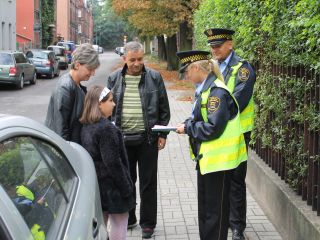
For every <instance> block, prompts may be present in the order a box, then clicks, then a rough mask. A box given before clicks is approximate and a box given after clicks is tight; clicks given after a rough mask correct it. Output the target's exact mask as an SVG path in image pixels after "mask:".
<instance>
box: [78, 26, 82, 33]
mask: <svg viewBox="0 0 320 240" xmlns="http://www.w3.org/2000/svg"><path fill="white" fill-rule="evenodd" d="M78 33H82V31H81V24H78Z"/></svg>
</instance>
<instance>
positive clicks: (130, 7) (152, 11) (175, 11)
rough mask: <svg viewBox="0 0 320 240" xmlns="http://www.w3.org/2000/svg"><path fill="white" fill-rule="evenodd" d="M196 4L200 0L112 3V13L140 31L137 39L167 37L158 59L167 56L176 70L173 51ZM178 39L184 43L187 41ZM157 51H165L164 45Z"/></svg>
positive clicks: (145, 0)
mask: <svg viewBox="0 0 320 240" xmlns="http://www.w3.org/2000/svg"><path fill="white" fill-rule="evenodd" d="M198 4H199V0H175V1H170V0H162V1H156V0H112V7H113V8H114V10H115V12H116V13H117V14H120V15H122V16H125V18H126V19H127V20H128V22H130V23H131V24H132V25H133V26H135V27H136V28H137V29H139V32H140V36H149V37H153V36H159V38H160V39H161V37H160V36H162V35H166V36H167V41H168V42H167V52H166V54H165V53H163V54H160V56H167V60H168V69H170V70H171V69H177V68H178V61H177V58H176V55H175V54H176V52H175V51H176V50H177V46H176V44H177V43H176V34H177V33H178V32H179V28H180V24H181V23H184V22H187V23H188V24H189V23H190V25H188V24H187V25H186V26H191V24H192V21H191V19H192V12H193V10H194V9H195V8H196V7H197V6H198ZM159 38H158V39H159ZM180 39H181V40H182V41H184V39H185V40H187V39H188V38H180ZM161 43H163V42H162V41H160V44H161ZM168 45H169V47H168ZM174 45H175V46H174ZM158 49H159V50H164V48H163V46H160V47H159V48H158Z"/></svg>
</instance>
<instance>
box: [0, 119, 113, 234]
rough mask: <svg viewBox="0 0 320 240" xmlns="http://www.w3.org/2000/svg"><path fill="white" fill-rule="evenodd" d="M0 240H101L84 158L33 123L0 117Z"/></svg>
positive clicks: (94, 187)
mask: <svg viewBox="0 0 320 240" xmlns="http://www.w3.org/2000/svg"><path fill="white" fill-rule="evenodd" d="M0 206H1V208H0V223H1V224H0V239H15V240H25V239H45V240H56V239H90V240H91V239H94V240H102V239H103V240H106V239H107V238H108V234H107V231H106V230H107V229H106V226H105V224H104V221H103V214H102V209H101V202H100V193H99V187H98V182H97V176H96V170H95V167H94V165H93V160H92V158H91V157H90V155H89V153H88V152H87V151H86V150H85V149H84V148H83V147H81V146H80V145H78V144H76V143H72V142H67V141H65V140H64V139H63V138H61V137H60V136H58V135H57V134H56V133H54V132H53V131H51V130H50V129H48V128H47V127H45V126H44V125H42V124H41V123H39V122H36V121H33V120H31V119H29V118H25V117H21V116H8V115H4V114H2V115H1V114H0Z"/></svg>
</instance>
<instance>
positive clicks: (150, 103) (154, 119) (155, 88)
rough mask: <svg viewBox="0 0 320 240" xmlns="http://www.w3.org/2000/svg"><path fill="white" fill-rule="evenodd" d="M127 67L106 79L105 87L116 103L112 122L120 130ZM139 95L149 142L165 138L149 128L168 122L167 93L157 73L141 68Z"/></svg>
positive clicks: (164, 135)
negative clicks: (110, 92) (111, 93)
mask: <svg viewBox="0 0 320 240" xmlns="http://www.w3.org/2000/svg"><path fill="white" fill-rule="evenodd" d="M126 71H127V65H125V66H124V67H123V69H118V70H116V71H115V72H113V73H112V74H111V75H110V76H109V77H108V83H107V86H108V88H109V89H111V90H112V92H113V100H114V102H115V103H116V107H115V108H114V111H113V114H112V121H114V122H115V124H116V125H117V126H118V127H119V128H120V129H121V116H122V103H123V96H124V91H125V89H126V81H125V74H126ZM139 93H140V99H141V105H142V113H143V118H144V125H145V129H146V133H147V137H148V141H149V142H153V141H155V140H156V139H157V138H158V137H159V136H161V137H166V136H167V133H163V132H162V133H156V132H152V131H151V128H152V127H153V126H154V125H156V124H158V125H168V123H169V121H170V108H169V101H168V96H167V91H166V88H165V86H164V82H163V80H162V77H161V75H160V73H159V72H157V71H155V70H152V69H150V68H147V67H143V70H142V74H141V80H140V82H139Z"/></svg>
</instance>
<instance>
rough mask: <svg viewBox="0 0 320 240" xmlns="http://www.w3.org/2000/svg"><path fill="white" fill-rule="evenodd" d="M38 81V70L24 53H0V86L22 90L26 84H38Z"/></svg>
mask: <svg viewBox="0 0 320 240" xmlns="http://www.w3.org/2000/svg"><path fill="white" fill-rule="evenodd" d="M36 80H37V74H36V69H35V67H34V66H33V64H32V63H31V62H30V61H29V60H28V59H27V58H26V56H25V55H24V54H23V53H22V52H11V51H0V84H2V83H3V84H14V85H16V87H17V88H18V89H22V88H23V86H24V83H25V82H29V83H30V84H36Z"/></svg>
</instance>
